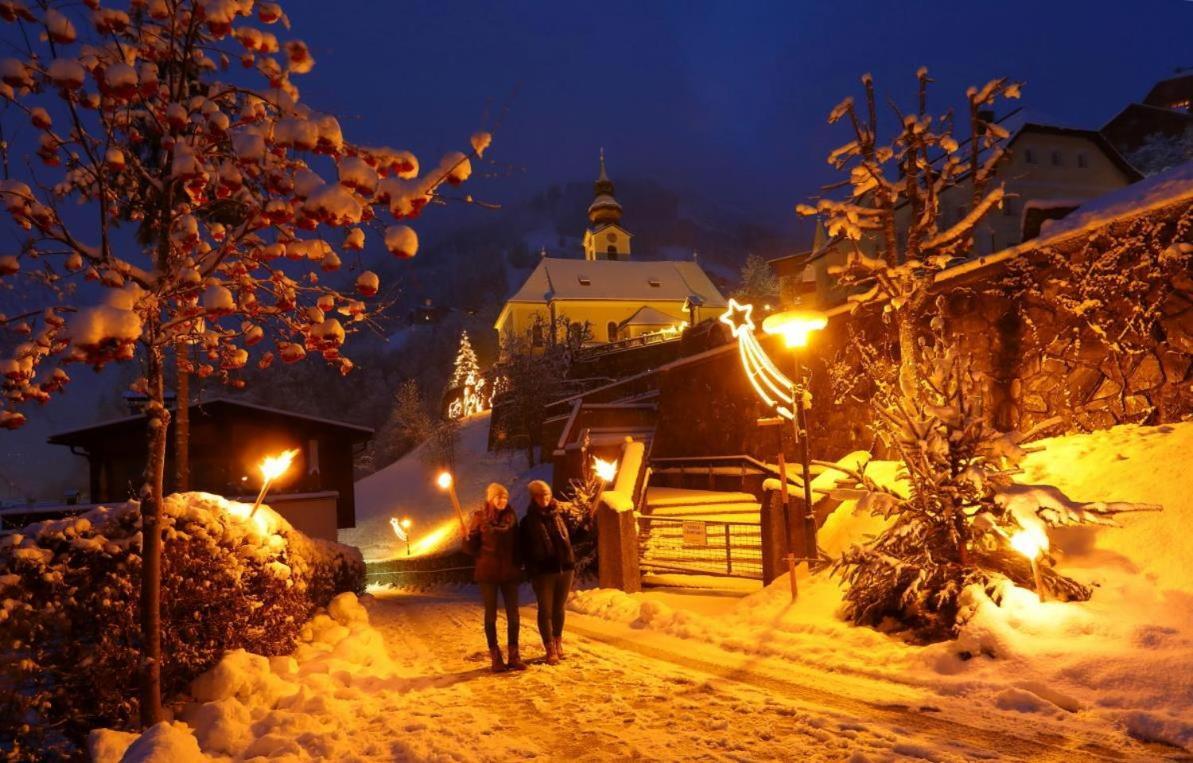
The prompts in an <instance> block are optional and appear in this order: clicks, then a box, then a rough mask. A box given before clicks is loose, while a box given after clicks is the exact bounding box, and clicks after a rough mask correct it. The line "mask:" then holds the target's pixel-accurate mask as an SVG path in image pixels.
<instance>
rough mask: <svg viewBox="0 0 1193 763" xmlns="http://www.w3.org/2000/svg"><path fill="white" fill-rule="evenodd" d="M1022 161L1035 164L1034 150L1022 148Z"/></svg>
mask: <svg viewBox="0 0 1193 763" xmlns="http://www.w3.org/2000/svg"><path fill="white" fill-rule="evenodd" d="M1023 161H1025V162H1027V163H1028V164H1035V163H1036V152H1035V151H1032V150H1031V149H1030V148H1025V149H1023Z"/></svg>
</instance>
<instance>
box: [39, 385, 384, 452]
mask: <svg viewBox="0 0 1193 763" xmlns="http://www.w3.org/2000/svg"><path fill="white" fill-rule="evenodd" d="M219 408H232V409H240V410H241V411H243V412H247V413H253V414H268V415H272V416H275V417H279V418H287V419H293V420H295V421H304V422H308V423H313V424H318V425H320V426H322V427H325V428H328V429H337V430H341V431H343V432H345V433H347V434H349V435H350V436H352V438H353V439H354V440H365V439H368V438H369V437H371V436H372V435H373V430H372V429H370V428H368V427H362V426H357V425H356V424H348V423H346V422H343V421H335V420H333V419H325V418H321V417H319V416H308V415H306V414H304V413H295V412H294V411H287V410H283V409H281V408H272V407H270V406H267V405H258V404H256V403H250V402H247V401H245V400H235V399H233V398H229V397H210V398H206V399H204V400H201V401H199V402H196V403H191V405H190V410H191V415H192V416H193V415H194V413H195V412H199V413H203V412H210V411H211V410H212V409H219ZM144 421H145V416H144V415H137V416H122V417H120V418H117V419H109V420H108V421H101V422H98V423H96V424H91V425H90V426H86V427H81V428H79V429H71V430H68V431H66V432H58V433H56V434H52V435H50V437H49V438H48V440H47V442H49V443H50V444H52V445H74V444H77V443H78V442H79V441H81V440H86V439H91V438H92V437H94V436H95V435H97V434H99V433H101V432H103V431H104V430H107V429H113V428H119V427H126V426H129V425H132V424H136V423H139V422H144Z"/></svg>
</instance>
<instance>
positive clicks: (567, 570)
mask: <svg viewBox="0 0 1193 763" xmlns="http://www.w3.org/2000/svg"><path fill="white" fill-rule="evenodd" d="M529 489H530V507H529V508H528V509H526V516H524V517H523V518H522V523H521V525H520V526H519V528H518V535H519V545H520V548H521V551H522V561H523V563H524V564H525V565H526V574H527V575H529V576H530V583H531V585H532V586H534V596H535V598H536V599H537V600H538V624H539V635H540V636H542V638H543V646H544V647H545V648H546V650H547V664H549V665H557V664H558V663H559V661H560V660H561V659H563V616H564V604H566V602H567V597H568V592H570V591H571V590H572V575H573V573H574V571H575V569H576V554H575V552H574V551H573V550H572V539H571V536H570V534H569V532H568V528H567V524H566V523H565V522H564V520H563V516H562V515H561V514H560V512H559V505H558V504H557V503H556V502H555V499H554V498H553V497H552V496H551V486H550V485H548V484H547V483H546V482H543V481H541V480H535V481H534V482H531V483H530V485H529Z"/></svg>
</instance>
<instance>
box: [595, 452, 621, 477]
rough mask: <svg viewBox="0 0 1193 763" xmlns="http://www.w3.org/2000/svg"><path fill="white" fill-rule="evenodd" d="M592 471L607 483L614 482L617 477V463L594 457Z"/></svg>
mask: <svg viewBox="0 0 1193 763" xmlns="http://www.w3.org/2000/svg"><path fill="white" fill-rule="evenodd" d="M592 470H593V471H594V472H596V476H598V477H600V478H601V479H603V480H604V481H605V482H612V481H613V479H614V478H615V477H617V462H616V461H605V460H604V459H601V458H597V457H596V456H593V459H592Z"/></svg>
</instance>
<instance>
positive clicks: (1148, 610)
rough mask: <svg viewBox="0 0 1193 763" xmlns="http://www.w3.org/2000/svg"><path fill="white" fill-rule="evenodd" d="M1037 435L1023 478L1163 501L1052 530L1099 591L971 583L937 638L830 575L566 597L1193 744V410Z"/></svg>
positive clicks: (696, 632)
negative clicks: (731, 596) (858, 605)
mask: <svg viewBox="0 0 1193 763" xmlns="http://www.w3.org/2000/svg"><path fill="white" fill-rule="evenodd" d="M1036 445H1039V446H1041V447H1043V448H1044V450H1042V451H1041V452H1039V453H1034V454H1032V455H1031V456H1030V457H1029V458H1028V459H1027V461H1026V463H1025V465H1024V466H1025V473H1024V474H1023V475H1022V476H1021V478H1020V479H1021V481H1022V482H1025V483H1031V484H1051V485H1055V486H1057V487H1059V488H1060V489H1061V490H1063V491H1064V492H1065V493H1066V494H1068V495H1070V496H1072V497H1073V498H1075V499H1077V500H1124V501H1133V502H1140V503H1156V504H1161V505H1163V506H1164V510H1163V511H1162V512H1159V513H1144V514H1128V515H1124V516H1122V517H1120V524H1121V525H1122V527H1117V528H1116V527H1080V528H1074V529H1069V530H1065V531H1063V532H1060V531H1054V532H1053V546H1054V548H1055V549H1056V550H1057V551H1058V556H1059V560H1058V566H1059V567H1061V568H1063V569H1064V571H1065V573H1066V574H1068V575H1070V576H1072V577H1074V578H1077V579H1079V580H1081V581H1083V582H1086V583H1090V584H1093V585H1094V586H1095V588H1094V595H1093V598H1092V599H1091V600H1090V601H1088V602H1081V603H1060V602H1052V601H1045V602H1041V601H1040V600H1039V598H1038V597H1037V596H1036V595H1035V594H1034V593H1033V592H1030V591H1027V590H1023V589H1019V588H1016V587H1014V586H1012V585H1006V586H1004V587H1003V588H1002V589H1001V590H998V591H995V592H992V596H989V595H987V594H986V593H985V592H983V591H981V590H978V589H971V590H970V591H968V592H967V593H966V598H967V605H968V607H969V609H970V613H969V620H968V622H967V623H966V624H965V626H964V627H963V628H962V631H961V634H960V637H959V638H958V639H957V640H956V641H952V642H944V643H939V644H933V645H930V646H927V647H918V646H912V645H909V644H906V643H904V642H902V641H899V640H897V639H896V638H892V637H890V636H887V635H885V634H882V633H880V632H878V631H875V630H871V629H869V628H857V627H853V626H851V625H850V624H848V623H845V622H844V621H842V620H841V618H840V616H839V610H840V607H841V590H840V589H839V587H838V585H837V583H836V581H835V580H833V579H831V578H828V577H827V576H826V575H824V574H820V575H816V576H814V577H811V578H808V577H804V578H802V579H801V580H800V598H799V602H798V603H797V604H796V605H794V606H792V605H791V604H790V592H789V588H788V582H787V579H786V578H785V577H784V578H780V579H779V580H777V581H775V583H773V584H772V585H771V586H769V587H767V588H766V589H764V590H762V591H760V592H758V593H756V594H753V595H751V596H748V597H746V598H744V599H741V600H739V601H738V602H737V603H736V604H735V605H733V606H731V607H728V608H726V610H725V611H724V612H721V613H720V614H718V615H717V616H707V615H702V614H700V613H697V612H692V611H688V610H686V609H679V608H676V607H673V606H670V605H669V604H668V603H664V602H663V601H660V600H659V597H657V596H652V594H651V593H649V592H646V593H641V594H632V595H630V594H625V593H623V592H621V591H609V590H592V591H580V592H578V593H577V594H576V595H575V596H574V597H573V599H572V601H571V602H570V603H569V607H570V608H571V609H572V610H573V611H576V612H580V613H584V614H589V615H593V616H597V617H602V618H605V619H609V620H613V621H616V622H621V623H625V624H627V625H630V626H632V627H635V628H640V629H643V630H652V631H658V632H661V633H666V634H669V635H672V636H678V637H681V638H687V639H693V640H698V641H702V642H707V643H710V644H713V645H716V646H718V647H720V648H722V649H726V650H729V651H733V652H739V653H745V654H750V655H758V656H760V657H773V658H780V659H782V660H786V661H791V662H796V663H800V664H802V665H805V666H809V667H813V668H815V669H818V670H822V671H824V674H825V675H826V676H830V675H831V676H834V678H833V679H832V680H840V678H839V677H840V676H849V675H854V676H865V677H869V678H875V679H883V680H886V681H890V682H893V683H898V684H902V685H904V686H910V687H919V688H921V689H923V690H925V691H926V692H928V693H929V694H930V695H931V694H935V695H937V697H938V700H937V701H939V702H941V703H947V702H948V701H949V700H948V699H939V698H951V697H964V698H966V699H967V700H970V701H975V702H977V703H979V704H980V705H984V706H986V707H987V708H989V710H990V712H991V713H1000V712H1001V713H1005V714H1007V715H1008V718H1007V722H1008V723H1022V722H1024V721H1025V720H1028V719H1029V718H1031V717H1035V718H1041V719H1042V718H1049V719H1059V718H1064V719H1065V722H1066V723H1069V724H1072V723H1080V724H1089V725H1090V726H1091V727H1096V728H1097V729H1099V730H1100V729H1105V728H1106V727H1111V728H1114V729H1118V730H1121V731H1123V732H1125V733H1126V734H1128V735H1129V736H1131V737H1134V738H1136V739H1142V740H1147V741H1156V742H1162V743H1165V744H1168V745H1174V746H1177V747H1183V748H1185V749H1189V750H1193V716H1190V714H1189V711H1188V708H1190V707H1193V670H1191V666H1193V572H1190V563H1193V533H1190V531H1189V527H1190V526H1191V525H1193V491H1190V490H1189V489H1188V488H1187V486H1185V485H1184V484H1183V481H1182V480H1181V479H1180V478H1179V477H1178V476H1177V475H1178V473H1179V472H1180V471H1181V466H1182V465H1183V464H1186V463H1188V454H1189V453H1190V452H1193V422H1186V423H1181V424H1174V425H1167V426H1160V427H1139V426H1120V427H1116V428H1114V429H1111V430H1108V431H1103V432H1095V433H1092V434H1084V435H1066V436H1063V437H1056V438H1051V439H1049V440H1044V441H1041V442H1039V443H1036ZM826 528H830V529H831V531H832V532H831V535H830V537H831V538H833V539H834V543H836V544H837V545H838V546H842V545H845V544H846V543H847V542H849V541H848V538H849V537H850V536H852V538H853V541H852V542H861V541H863V540H864V537H863V535H864V534H865V533H869V532H873V531H874V529H875V527H874V523H873V522H872V521H870V518H869V517H863V516H854V512H853V507H852V506H851V505H850V502H846V503H845V504H842V506H841V507H840V508H838V510H837V513H836V515H835V516H834V517H832V518H830V520H829V522H828V523H826ZM671 601H672V602H674V599H672V600H671ZM996 601H997V603H996ZM926 701H929V702H931V697H930V696H929V697H928V698H927V699H926ZM1015 719H1018V720H1015Z"/></svg>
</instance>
